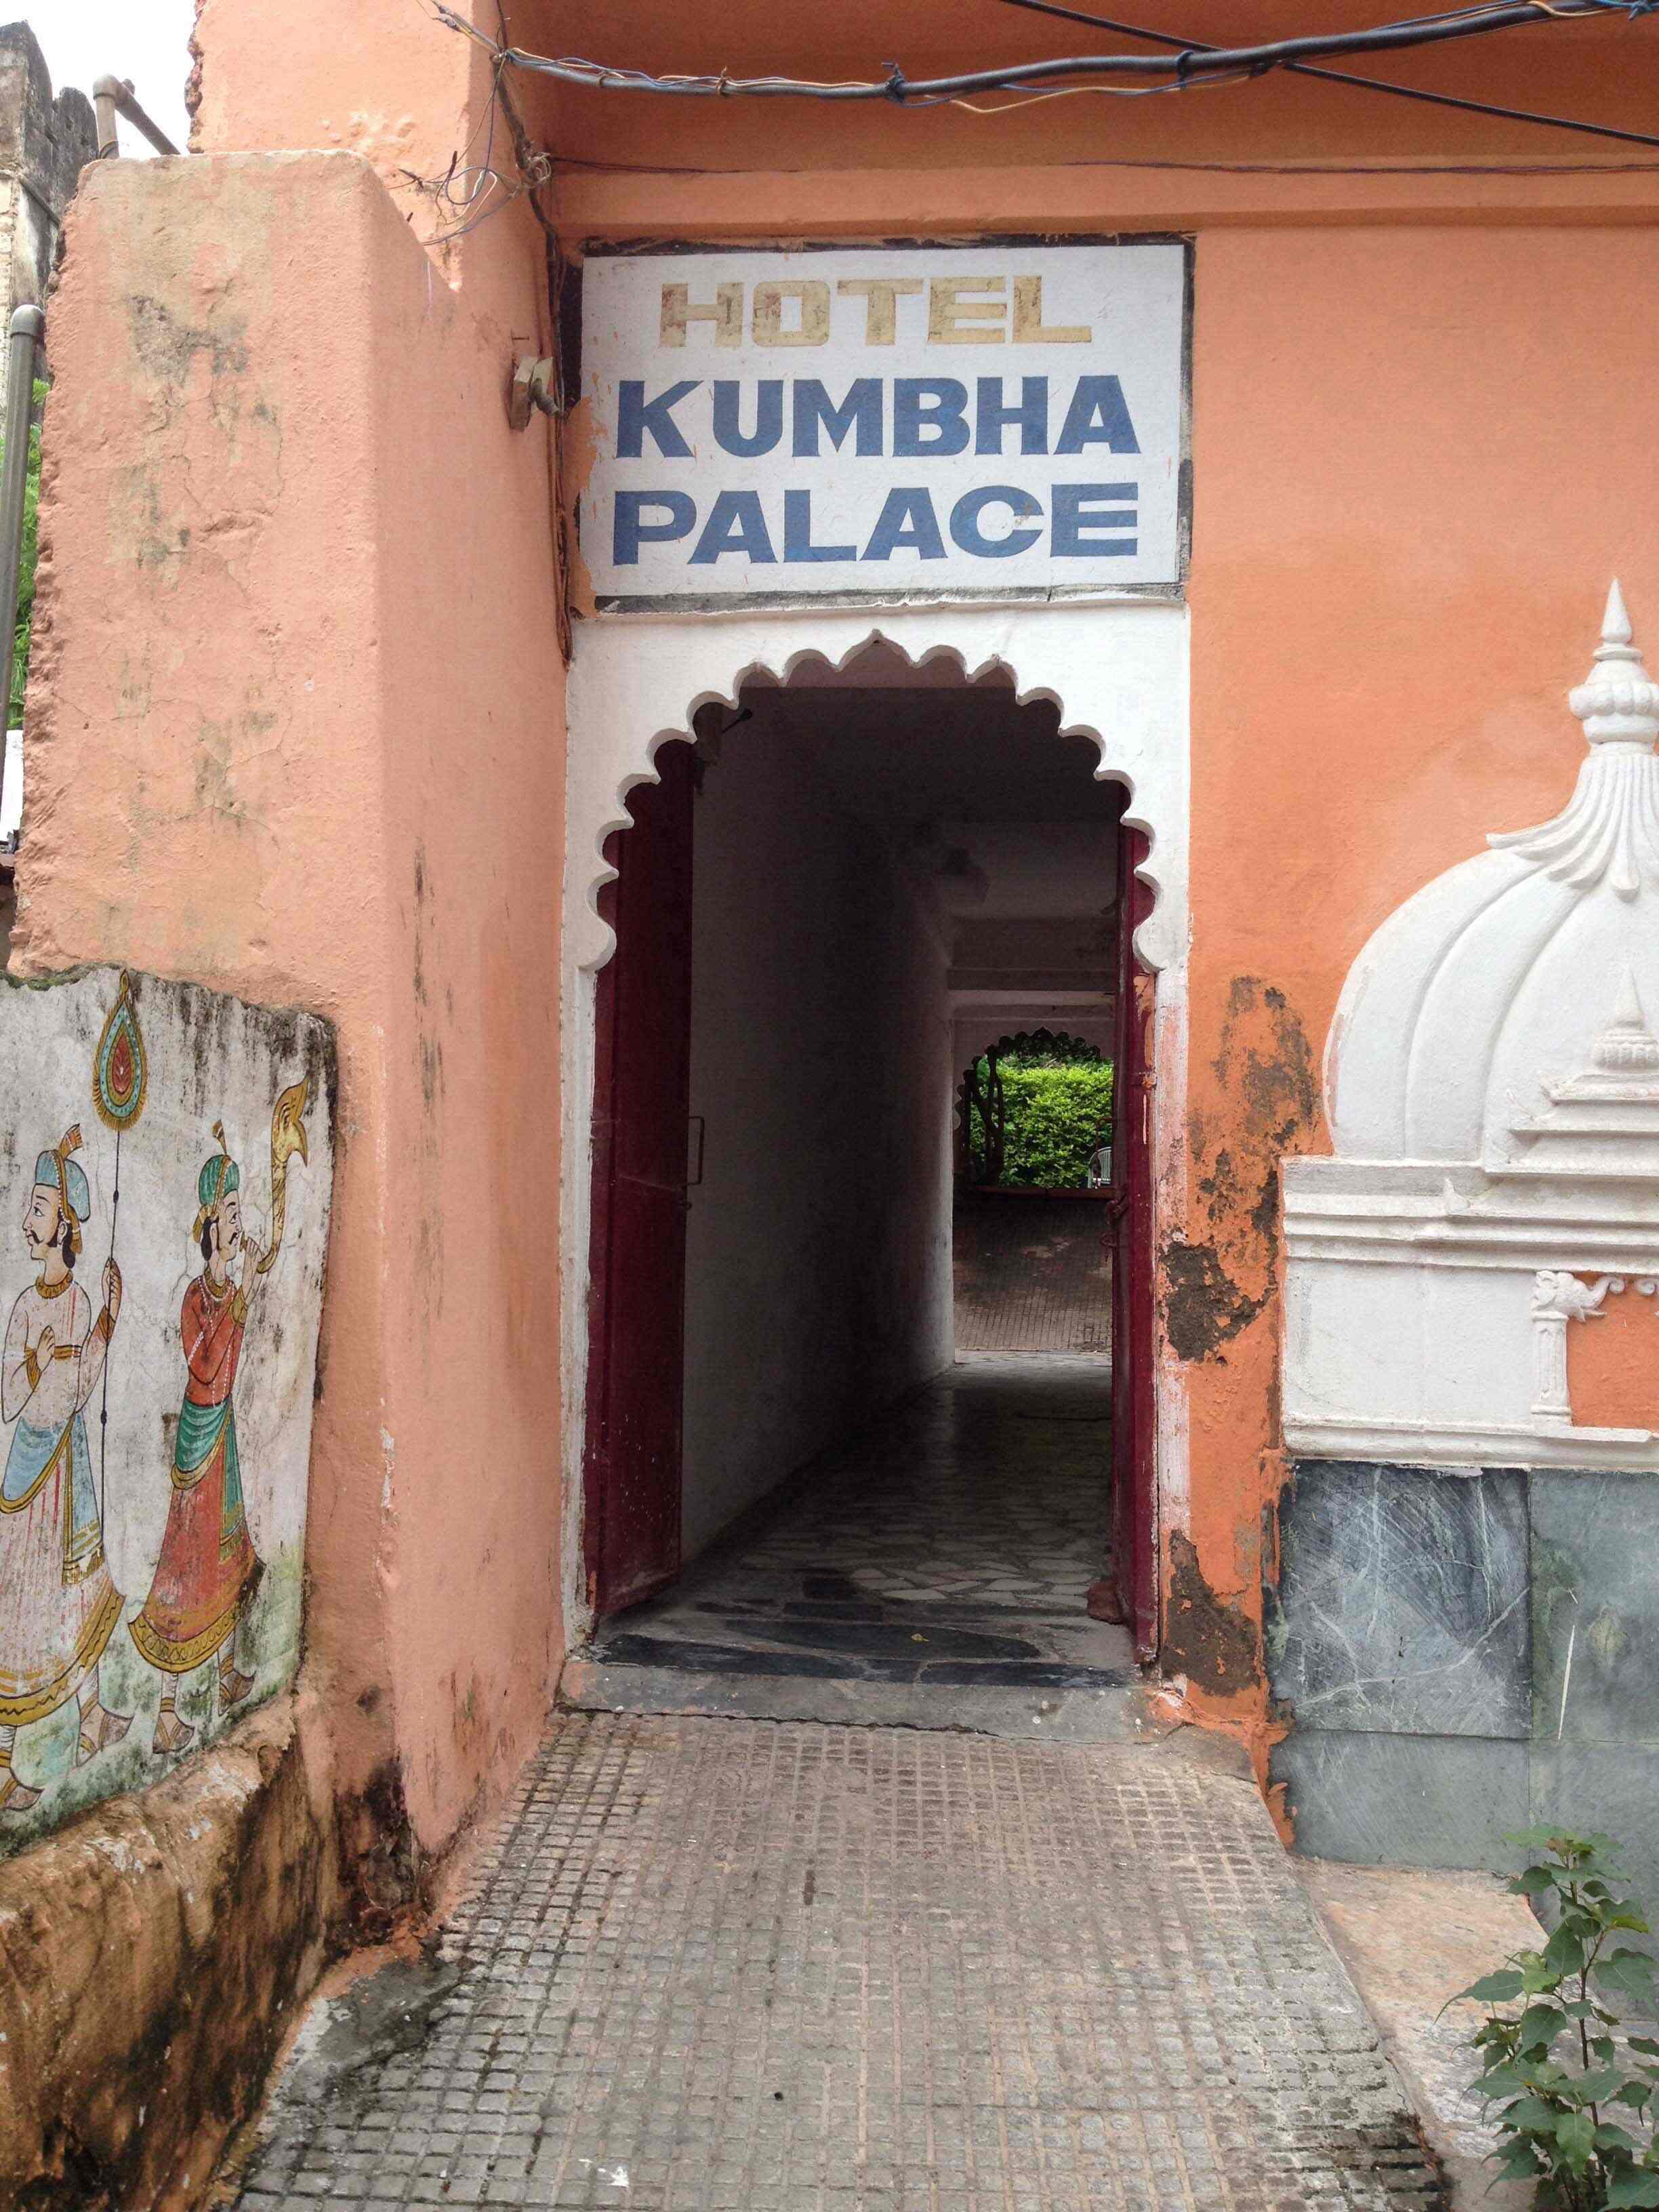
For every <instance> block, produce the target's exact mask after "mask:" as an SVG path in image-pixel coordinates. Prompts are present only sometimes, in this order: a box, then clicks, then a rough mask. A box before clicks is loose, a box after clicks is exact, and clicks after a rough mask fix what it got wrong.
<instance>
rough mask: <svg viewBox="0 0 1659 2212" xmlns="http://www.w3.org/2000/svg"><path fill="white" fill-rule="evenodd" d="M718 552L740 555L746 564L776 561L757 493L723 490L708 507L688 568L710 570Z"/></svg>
mask: <svg viewBox="0 0 1659 2212" xmlns="http://www.w3.org/2000/svg"><path fill="white" fill-rule="evenodd" d="M722 553H741V554H743V555H744V556H745V557H746V558H747V559H749V560H750V561H775V560H776V559H777V557H778V556H777V555H776V554H775V552H774V551H773V550H772V540H771V538H769V536H768V535H767V531H766V517H765V516H764V514H763V513H762V512H761V503H760V494H759V493H758V492H757V491H723V492H721V493H720V496H719V497H718V498H717V499H716V500H715V501H714V505H713V507H710V508H709V510H708V521H707V522H705V523H704V525H703V526H702V537H701V538H698V540H697V544H696V551H695V552H694V553H693V554H692V556H691V565H692V567H693V568H710V567H712V566H713V564H714V562H716V561H718V560H719V559H720V555H721V554H722Z"/></svg>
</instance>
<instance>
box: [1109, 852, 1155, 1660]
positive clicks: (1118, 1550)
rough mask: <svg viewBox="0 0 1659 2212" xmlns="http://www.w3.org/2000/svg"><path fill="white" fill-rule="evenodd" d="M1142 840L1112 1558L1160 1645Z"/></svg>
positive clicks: (1125, 969) (1123, 859) (1115, 1236)
mask: <svg viewBox="0 0 1659 2212" xmlns="http://www.w3.org/2000/svg"><path fill="white" fill-rule="evenodd" d="M1145 858H1146V837H1145V836H1144V835H1143V834H1142V832H1141V831H1139V829H1129V828H1128V827H1127V825H1126V826H1125V827H1124V828H1123V829H1121V830H1120V832H1119V835H1118V871H1117V872H1118V897H1117V915H1118V962H1117V1052H1116V1056H1115V1067H1116V1075H1115V1082H1114V1085H1113V1100H1114V1109H1113V1116H1112V1522H1113V1532H1112V1534H1113V1541H1112V1560H1113V1575H1114V1579H1115V1583H1116V1585H1117V1589H1116V1595H1117V1601H1118V1607H1117V1609H1118V1613H1119V1617H1120V1618H1121V1620H1124V1621H1126V1622H1127V1624H1128V1626H1129V1627H1130V1628H1131V1629H1132V1630H1133V1632H1134V1639H1135V1649H1136V1650H1137V1652H1138V1653H1139V1656H1141V1657H1142V1658H1143V1659H1150V1658H1152V1656H1153V1655H1154V1654H1155V1652H1156V1650H1157V1648H1158V1546H1157V1526H1158V1522H1157V1515H1158V1489H1157V1465H1158V1460H1157V1443H1156V1429H1155V1420H1156V1407H1155V1401H1154V1395H1153V1388H1152V1376H1153V1364H1152V1363H1153V1350H1152V1068H1153V1061H1152V976H1151V975H1148V974H1147V973H1146V970H1145V969H1142V968H1141V966H1140V965H1139V962H1138V961H1137V960H1136V958H1135V956H1134V945H1133V940H1134V933H1135V931H1136V929H1137V928H1139V925H1140V924H1141V923H1142V922H1143V921H1145V920H1146V916H1147V915H1149V914H1150V913H1151V912H1152V891H1151V890H1150V889H1149V887H1148V886H1147V885H1146V884H1143V883H1142V882H1141V881H1140V880H1139V878H1138V877H1137V876H1136V874H1135V869H1136V867H1137V866H1139V863H1140V862H1141V861H1142V860H1145Z"/></svg>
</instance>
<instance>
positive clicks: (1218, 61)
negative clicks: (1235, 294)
mask: <svg viewBox="0 0 1659 2212" xmlns="http://www.w3.org/2000/svg"><path fill="white" fill-rule="evenodd" d="M432 4H433V7H434V11H435V14H436V15H437V16H438V18H439V20H440V21H441V22H443V23H446V24H447V26H448V27H450V29H452V30H454V31H459V32H461V33H464V34H465V36H466V37H468V38H470V39H473V40H477V43H478V44H479V45H481V46H486V47H487V48H489V51H490V52H491V53H493V54H495V56H496V57H497V58H498V60H499V61H500V62H501V63H502V64H504V65H506V66H508V67H511V68H513V69H520V70H529V71H532V73H534V74H537V75H539V76H551V77H556V78H557V79H559V80H560V81H561V82H563V83H567V84H574V85H579V86H580V87H582V88H584V89H586V90H589V91H599V92H645V93H656V94H674V95H678V96H681V97H690V98H697V99H715V100H731V99H738V98H750V99H757V98H758V99H811V100H890V101H893V102H895V103H896V105H898V106H926V105H929V104H932V103H934V102H938V101H941V100H955V99H957V98H960V97H961V96H962V95H963V94H974V93H981V92H1006V91H1011V90H1013V89H1015V88H1018V87H1021V86H1027V85H1042V84H1048V83H1051V82H1056V81H1059V80H1063V79H1066V78H1071V77H1091V78H1092V77H1103V76H1155V77H1158V78H1159V79H1164V78H1166V77H1167V76H1168V75H1169V72H1170V66H1171V65H1170V64H1169V63H1168V62H1165V61H1164V60H1162V59H1161V58H1159V57H1158V56H1156V55H1152V54H1121V53H1113V54H1083V55H1077V54H1073V55H1066V56H1063V57H1060V58H1057V59H1054V60H1045V61H1036V62H1022V63H1017V64H1012V65H1011V66H1010V67H1008V68H1006V69H1000V70H970V71H968V72H965V73H963V74H962V75H958V76H942V77H924V78H919V79H913V78H907V77H906V76H905V75H904V72H903V71H902V70H901V68H900V67H899V65H898V64H897V63H896V62H893V63H890V64H889V65H888V70H887V74H886V76H884V77H880V78H864V77H854V78H845V79H842V80H840V81H838V82H817V81H815V80H813V79H811V78H804V77H787V76H757V77H735V76H732V74H731V73H730V71H729V70H720V71H719V72H718V73H717V74H708V73H701V74H697V75H672V76H653V75H652V74H650V72H648V71H647V70H636V69H629V68H622V67H618V66H616V65H614V64H608V63H602V62H594V61H590V60H588V59H586V58H585V57H583V56H581V55H575V54H567V55H562V56H552V55H548V54H532V53H527V52H525V51H524V50H523V49H522V48H521V47H518V46H507V45H504V44H502V43H500V42H498V41H496V40H493V39H491V38H489V36H487V34H486V33H483V31H481V30H479V29H478V28H477V26H476V25H475V24H472V23H469V22H467V21H465V19H464V18H463V17H461V16H459V15H457V14H456V13H455V11H454V10H453V9H452V8H449V7H447V6H446V5H445V4H444V0H432ZM1656 7H1659V0H1521V4H1501V3H1500V0H1491V4H1487V5H1484V6H1477V7H1471V8H1461V9H1451V10H1449V11H1448V12H1446V13H1443V14H1440V15H1419V16H1415V17H1412V18H1409V19H1407V20H1404V21H1396V22H1390V23H1379V24H1376V25H1373V26H1372V27H1370V29H1368V30H1363V31H1340V32H1329V33H1313V34H1310V35H1306V36H1303V37H1298V38H1290V39H1278V40H1273V41H1271V42H1270V43H1267V44H1265V45H1261V46H1232V47H1222V46H1182V48H1181V49H1180V50H1179V51H1178V52H1176V58H1175V62H1174V64H1173V66H1174V70H1175V82H1176V84H1177V85H1179V86H1186V85H1188V84H1191V83H1194V82H1198V81H1199V80H1200V79H1203V78H1208V77H1214V76H1236V75H1238V74H1240V73H1243V74H1245V75H1248V76H1261V75H1262V74H1264V73H1265V72H1266V71H1267V70H1273V69H1284V68H1290V67H1292V66H1295V65H1297V64H1305V63H1307V62H1309V61H1310V60H1313V59H1315V58H1318V57H1321V56H1324V55H1328V54H1352V53H1381V52H1394V51H1398V50H1401V49H1402V48H1407V47H1415V46H1432V45H1440V44H1443V43H1444V42H1445V41H1447V40H1461V39H1467V38H1473V37H1478V36H1486V35H1488V34H1490V33H1492V32H1495V31H1501V30H1510V29H1516V28H1519V27H1522V26H1523V25H1544V24H1549V23H1559V22H1584V21H1595V20H1605V19H1606V18H1607V16H1608V15H1612V14H1613V13H1619V14H1622V15H1626V16H1628V17H1629V18H1631V19H1632V20H1635V19H1637V18H1638V17H1646V16H1649V15H1652V13H1653V12H1654V10H1655V9H1656Z"/></svg>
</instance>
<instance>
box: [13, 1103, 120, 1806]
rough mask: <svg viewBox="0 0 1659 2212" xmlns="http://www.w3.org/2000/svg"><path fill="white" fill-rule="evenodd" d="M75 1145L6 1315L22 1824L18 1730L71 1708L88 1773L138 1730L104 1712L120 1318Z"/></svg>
mask: <svg viewBox="0 0 1659 2212" xmlns="http://www.w3.org/2000/svg"><path fill="white" fill-rule="evenodd" d="M80 1144H81V1132H80V1130H79V1129H78V1128H74V1129H70V1131H68V1132H67V1133H66V1134H65V1136H64V1139H63V1141H62V1143H61V1144H59V1145H58V1146H55V1147H54V1149H53V1150H52V1151H51V1152H42V1153H41V1154H40V1158H38V1159H37V1160H36V1161H35V1164H34V1182H33V1187H32V1188H31V1189H30V1192H29V1200H28V1207H27V1212H25V1213H24V1216H23V1225H22V1226H23V1239H24V1242H25V1243H26V1244H27V1247H28V1255H29V1258H30V1259H31V1260H32V1261H33V1263H34V1265H35V1267H37V1268H38V1270H39V1273H38V1274H37V1275H36V1278H35V1279H34V1281H33V1283H31V1284H30V1285H29V1286H28V1288H27V1290H26V1291H23V1292H22V1293H21V1296H20V1297H19V1298H18V1300H17V1303H16V1304H15V1306H13V1308H12V1310H11V1319H10V1321H9V1322H8V1323H7V1326H6V1342H5V1351H4V1355H3V1360H0V1418H3V1419H4V1420H5V1421H6V1422H7V1423H8V1424H9V1423H12V1422H15V1424H16V1426H15V1429H14V1430H13V1432H12V1439H11V1447H10V1449H9V1451H8V1453H7V1455H6V1471H5V1474H4V1476H3V1477H0V1813H4V1812H13V1813H21V1812H24V1811H26V1810H27V1808H28V1807H29V1806H31V1805H33V1803H34V1802H36V1800H37V1799H38V1798H39V1796H40V1791H39V1790H34V1789H30V1788H28V1787H27V1785H26V1784H24V1783H23V1782H22V1781H21V1780H20V1778H18V1776H17V1775H16V1774H15V1772H14V1771H13V1769H12V1755H13V1751H14V1748H15V1745H16V1741H17V1733H18V1730H19V1729H24V1728H27V1727H28V1726H29V1724H30V1723H32V1722H33V1721H39V1720H44V1719H46V1717H47V1715H48V1714H51V1713H55V1712H56V1711H58V1708H59V1706H61V1705H65V1704H67V1703H68V1701H69V1699H70V1698H76V1699H78V1701H79V1705H80V1721H81V1729H80V1739H79V1743H78V1746H77V1748H76V1760H75V1763H76V1765H77V1766H80V1765H85V1763H86V1761H87V1760H88V1759H93V1758H95V1757H96V1756H97V1754H98V1753H100V1751H102V1750H103V1749H104V1748H105V1747H106V1745H108V1744H112V1743H115V1742H118V1741H119V1740H120V1738H121V1737H122V1736H124V1735H125V1734H126V1732H127V1729H128V1727H129V1725H130V1724H131V1714H120V1713H112V1712H110V1711H106V1708H105V1706H104V1705H102V1703H101V1702H100V1699H99V1694H98V1668H99V1662H100V1660H101V1659H102V1657H103V1656H104V1650H105V1647H106V1644H108V1642H109V1639H110V1636H111V1634H112V1631H113V1630H114V1627H115V1624H116V1622H117V1621H118V1620H119V1619H120V1618H121V1599H120V1596H119V1595H118V1592H117V1590H116V1589H115V1586H114V1584H113V1583H112V1582H111V1580H110V1575H109V1569H108V1567H107V1566H106V1565H105V1561H104V1526H103V1511H102V1501H101V1500H100V1498H99V1496H98V1492H97V1487H96V1485H95V1484H94V1480H93V1472H92V1454H91V1452H90V1450H89V1449H88V1443H87V1425H86V1421H85V1419H84V1418H83V1411H82V1409H83V1408H84V1407H85V1406H86V1404H87V1401H88V1399H89V1398H90V1397H91V1396H92V1394H93V1391H94V1388H95V1387H96V1385H97V1382H98V1378H99V1376H100V1375H101V1374H102V1373H103V1370H104V1360H105V1357H106V1353H107V1352H108V1350H109V1341H110V1338H111V1337H112V1335H113V1334H114V1331H115V1324H116V1322H117V1321H118V1318H119V1316H120V1312H121V1275H120V1271H119V1269H118V1267H116V1265H115V1263H114V1261H110V1262H109V1263H108V1264H107V1265H106V1267H105V1269H104V1273H103V1283H102V1290H103V1301H104V1302H103V1305H102V1308H101V1309H100V1312H99V1314H98V1316H97V1317H96V1319H94V1316H93V1311H92V1301H91V1299H90V1298H89V1297H88V1296H87V1293H86V1291H84V1290H82V1287H81V1285H79V1284H78V1283H77V1282H76V1279H75V1264H76V1261H77V1260H78V1259H79V1257H80V1254H81V1232H82V1228H83V1226H84V1225H85V1223H86V1219H87V1215H88V1211H89V1209H90V1206H91V1194H90V1192H89V1191H88V1187H87V1178H86V1175H85V1172H84V1170H82V1168H81V1166H80V1165H79V1164H78V1163H77V1162H76V1160H75V1159H74V1158H71V1155H72V1154H73V1153H74V1152H76V1151H78V1150H79V1148H80Z"/></svg>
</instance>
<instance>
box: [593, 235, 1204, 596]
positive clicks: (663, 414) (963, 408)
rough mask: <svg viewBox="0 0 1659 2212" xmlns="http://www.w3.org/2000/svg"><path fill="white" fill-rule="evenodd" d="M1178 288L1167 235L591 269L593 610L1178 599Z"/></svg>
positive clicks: (1182, 274) (1178, 263)
mask: <svg viewBox="0 0 1659 2212" xmlns="http://www.w3.org/2000/svg"><path fill="white" fill-rule="evenodd" d="M1186 283H1187V268H1186V249H1185V248H1184V247H1183V246H1180V245H1179V244H1174V243H1164V242H1162V241H1157V242H1154V241H1148V242H1146V243H1145V244H1131V245H1121V246H1101V245H1082V246H1020V245H1017V244H1001V243H995V242H994V243H992V244H990V245H984V246H904V247H869V248H866V247H860V246H846V247H840V246H838V247H836V248H835V249H834V250H833V251H824V252H793V253H750V252H737V251H733V252H685V253H648V254H637V255H614V256H611V255H607V256H602V257H595V258H592V259H591V260H589V261H588V262H587V263H586V265H585V267H584V269H583V271H582V397H583V398H584V400H585V402H586V406H587V409H588V413H589V422H590V425H591V431H592V438H593V441H594V460H593V465H592V473H591V476H590V477H589V479H588V482H587V483H586V487H585V489H584V490H583V492H582V494H581V497H580V504H579V508H578V528H579V531H580V546H581V556H582V559H583V562H584V563H585V565H586V570H587V574H588V577H589V580H590V582H591V584H592V589H593V593H594V599H595V604H596V605H598V607H599V609H600V610H601V611H627V610H630V609H631V610H635V611H650V610H653V609H658V608H664V607H680V606H687V605H703V606H706V605H710V604H711V603H713V604H717V605H733V604H747V605H765V604H782V603H785V602H799V601H800V600H805V599H833V600H837V601H842V602H847V601H859V600H882V601H887V602H892V601H895V600H902V599H917V598H923V599H939V598H951V599H963V598H970V599H985V598H996V599H1038V598H1040V599H1052V598H1054V597H1057V596H1060V595H1071V594H1073V593H1095V594H1098V593H1100V592H1122V591H1124V590H1126V589H1129V590H1133V589H1139V590H1147V589H1154V590H1164V591H1168V590H1169V589H1170V588H1171V587H1176V586H1179V585H1180V583H1181V580H1182V563H1183V552H1184V540H1185V518H1184V513H1183V507H1184V480H1183V425H1184V421H1185V407H1184V364H1185V352H1186V348H1185V331H1184V324H1185V301H1186Z"/></svg>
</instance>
